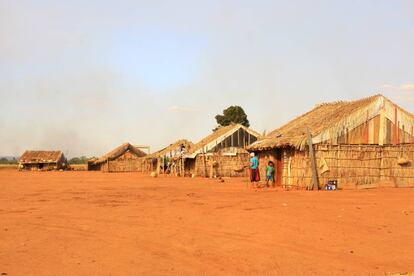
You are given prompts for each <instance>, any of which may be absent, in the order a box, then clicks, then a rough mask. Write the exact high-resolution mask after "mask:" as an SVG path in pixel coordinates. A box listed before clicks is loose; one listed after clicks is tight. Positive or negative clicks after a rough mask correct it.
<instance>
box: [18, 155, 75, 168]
mask: <svg viewBox="0 0 414 276" xmlns="http://www.w3.org/2000/svg"><path fill="white" fill-rule="evenodd" d="M67 168H68V162H67V160H66V157H65V156H64V155H63V153H62V152H61V151H43V150H42V151H37V150H36V151H35V150H28V151H25V152H24V153H23V155H22V156H21V157H20V159H19V170H31V171H50V170H64V169H67Z"/></svg>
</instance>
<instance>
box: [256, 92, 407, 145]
mask: <svg viewBox="0 0 414 276" xmlns="http://www.w3.org/2000/svg"><path fill="white" fill-rule="evenodd" d="M385 105H388V106H390V107H389V108H388V113H389V114H390V115H389V118H390V119H391V120H393V119H392V117H393V116H392V114H393V110H392V109H393V106H395V104H394V103H392V102H391V101H390V100H388V99H387V98H385V97H384V96H382V95H375V96H371V97H368V98H363V99H360V100H356V101H339V102H332V103H324V104H320V105H318V106H316V107H315V108H314V109H313V110H311V111H309V112H308V113H305V114H303V115H302V116H300V117H297V118H296V119H294V120H292V121H290V122H289V123H287V124H285V125H284V126H282V127H280V128H278V129H276V130H274V131H272V132H271V133H269V134H268V135H267V136H266V137H264V138H262V139H260V140H259V141H257V142H255V143H253V144H252V145H251V146H249V147H248V149H249V150H251V151H260V150H267V149H272V148H278V147H294V148H297V149H300V150H303V149H304V148H305V146H306V144H307V131H308V129H309V131H310V133H311V135H312V137H313V138H312V141H313V143H321V142H324V141H327V140H329V139H331V138H334V137H338V134H340V133H341V131H343V130H345V129H348V130H352V129H354V128H356V127H357V126H359V125H361V124H363V123H365V122H366V121H367V120H370V119H372V118H374V117H375V116H377V115H379V114H380V112H381V109H383V108H384V106H385ZM398 108H399V113H400V117H401V120H406V121H407V120H408V121H411V120H412V121H414V116H413V115H412V114H410V113H408V112H407V111H405V110H403V109H402V108H400V107H398Z"/></svg>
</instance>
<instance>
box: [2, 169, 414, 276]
mask: <svg viewBox="0 0 414 276" xmlns="http://www.w3.org/2000/svg"><path fill="white" fill-rule="evenodd" d="M412 271H414V189H409V188H408V189H403V188H400V189H392V188H388V189H376V190H363V191H338V192H306V191H289V192H288V191H282V190H277V189H276V190H272V191H254V190H249V189H247V188H246V182H245V180H243V179H233V180H226V182H225V183H219V182H218V181H216V180H206V179H187V178H186V179H182V178H166V177H164V178H158V179H152V178H150V177H147V176H142V175H140V174H134V173H130V174H103V173H100V172H47V173H42V172H37V173H35V172H24V173H23V172H20V173H19V172H16V171H7V170H1V171H0V275H165V274H169V275H171V274H172V275H241V274H246V275H247V274H256V275H257V274H260V275H385V274H386V273H388V272H412Z"/></svg>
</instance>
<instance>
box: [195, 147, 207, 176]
mask: <svg viewBox="0 0 414 276" xmlns="http://www.w3.org/2000/svg"><path fill="white" fill-rule="evenodd" d="M196 158H197V157H196ZM203 163H204V177H207V161H206V153H205V151H204V146H203Z"/></svg>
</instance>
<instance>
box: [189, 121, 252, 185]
mask: <svg viewBox="0 0 414 276" xmlns="http://www.w3.org/2000/svg"><path fill="white" fill-rule="evenodd" d="M259 137H260V134H259V133H257V132H256V131H254V130H252V129H250V128H247V127H245V126H243V125H240V124H232V125H229V126H224V127H220V128H218V129H217V130H216V131H214V132H213V133H212V134H210V135H209V136H207V137H206V138H204V139H202V140H201V141H200V142H198V143H197V144H195V145H194V146H193V147H191V149H190V151H189V152H188V153H187V154H186V155H185V161H184V167H185V173H186V174H187V175H195V176H204V177H213V176H246V175H247V170H246V167H247V166H248V163H249V153H248V152H247V151H246V150H245V148H246V147H247V146H248V145H250V144H252V143H254V142H256V141H257V139H258V138H259Z"/></svg>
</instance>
